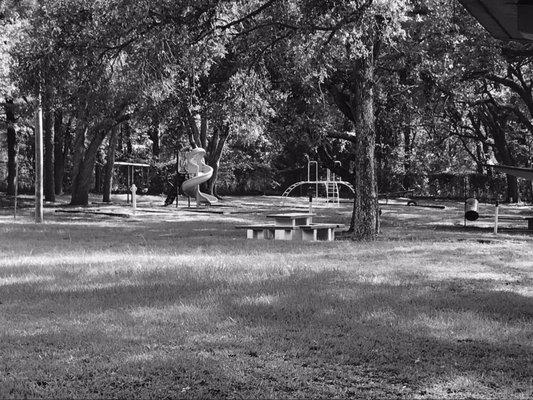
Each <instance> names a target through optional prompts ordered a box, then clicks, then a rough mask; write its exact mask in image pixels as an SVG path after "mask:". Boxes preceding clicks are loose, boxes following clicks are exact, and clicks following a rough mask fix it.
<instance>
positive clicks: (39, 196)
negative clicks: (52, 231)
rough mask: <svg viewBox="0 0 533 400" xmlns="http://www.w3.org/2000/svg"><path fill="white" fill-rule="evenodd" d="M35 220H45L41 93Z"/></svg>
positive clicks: (36, 145) (37, 113) (36, 133)
mask: <svg viewBox="0 0 533 400" xmlns="http://www.w3.org/2000/svg"><path fill="white" fill-rule="evenodd" d="M35 114H36V115H35V222H36V223H38V224H40V223H41V222H43V108H42V104H41V95H40V94H39V97H38V100H37V112H36V113H35Z"/></svg>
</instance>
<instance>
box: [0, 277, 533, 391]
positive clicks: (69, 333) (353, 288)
mask: <svg viewBox="0 0 533 400" xmlns="http://www.w3.org/2000/svg"><path fill="white" fill-rule="evenodd" d="M148 278H149V279H152V280H153V281H152V282H145V283H144V284H143V283H141V282H142V279H141V280H140V282H137V283H136V284H132V285H125V286H115V287H107V288H97V287H95V288H91V289H88V290H75V291H69V290H66V291H57V292H42V291H39V290H36V287H35V286H28V285H25V284H15V285H13V286H12V287H11V288H10V289H9V292H5V288H3V289H2V293H4V295H6V293H7V296H4V298H3V300H2V301H3V302H5V301H8V302H12V303H13V304H19V305H20V311H21V313H22V314H24V313H27V312H29V310H31V308H32V306H39V307H41V308H40V312H41V315H42V317H47V316H48V318H49V320H50V321H51V322H53V321H54V318H57V317H61V318H63V319H65V318H66V319H68V317H69V316H70V317H71V318H72V322H73V325H72V326H70V327H69V325H68V324H64V325H63V326H62V327H61V330H60V331H57V332H54V331H50V332H47V333H45V334H37V335H34V336H33V338H32V340H33V341H32V343H37V345H36V346H37V347H39V345H38V344H39V343H40V344H41V345H43V343H44V344H46V343H55V345H54V346H56V347H57V344H58V343H64V344H65V348H64V351H62V349H61V348H54V349H52V350H51V354H50V358H49V359H48V360H41V361H37V360H34V361H33V362H34V364H32V365H34V366H35V367H38V368H44V369H45V370H46V371H48V372H47V374H48V375H46V374H45V375H46V376H44V377H40V378H39V379H40V380H43V379H45V378H46V379H49V378H50V377H51V376H54V374H55V376H56V377H57V375H58V374H59V375H61V373H62V372H61V368H58V367H57V363H59V362H60V355H61V356H65V355H66V354H68V352H69V351H72V347H75V348H76V351H75V353H74V354H75V356H76V359H75V361H74V364H73V367H72V368H73V369H74V371H75V375H76V376H78V378H76V379H74V380H73V378H72V373H74V372H72V371H71V372H68V371H67V372H63V376H62V377H61V378H62V379H59V380H57V381H54V382H55V383H54V382H52V383H50V384H49V386H48V387H47V388H36V389H35V390H36V391H35V393H34V394H37V395H39V396H40V395H43V396H51V395H57V394H58V393H59V394H64V395H72V394H78V395H79V394H80V393H81V394H82V395H85V394H86V395H89V396H94V395H101V396H103V397H116V396H119V397H124V396H127V395H131V394H133V395H135V396H136V397H146V396H151V395H153V394H154V393H161V394H163V393H164V391H165V390H167V392H168V393H170V394H171V397H199V396H208V397H307V398H308V397H315V398H316V397H343V396H344V397H345V396H370V397H378V398H391V397H392V398H398V397H412V396H413V395H417V396H421V397H424V396H429V397H441V395H447V396H458V397H461V396H462V397H468V396H473V397H475V395H476V393H477V395H479V396H480V397H509V395H510V396H511V397H513V396H514V397H521V396H522V397H524V398H526V397H527V390H529V389H530V386H528V384H529V383H530V376H531V375H530V374H531V361H532V351H533V347H532V346H531V344H530V343H528V342H527V338H528V337H529V338H530V337H531V330H529V333H528V329H529V328H528V324H529V326H530V325H531V322H532V321H533V315H532V310H533V299H531V298H530V297H526V296H521V295H518V294H516V293H512V292H502V291H494V290H491V288H490V282H488V281H487V282H483V281H478V280H466V279H465V280H460V281H457V280H454V281H440V282H435V281H431V282H430V281H425V280H424V279H418V280H417V279H416V278H415V277H413V279H412V282H410V283H408V284H401V285H393V284H388V283H379V284H369V283H365V282H357V281H354V280H353V279H351V280H350V279H349V278H350V277H349V276H347V274H346V273H344V272H341V271H335V270H333V271H332V270H329V271H322V272H312V271H306V270H297V271H294V272H293V273H292V274H291V275H289V276H284V277H279V276H271V277H268V278H266V279H264V280H262V281H255V282H240V283H229V282H228V281H224V280H217V279H215V278H213V277H199V276H197V275H194V274H186V275H183V276H181V277H180V278H179V279H178V278H176V279H173V280H171V279H167V282H166V283H162V282H161V279H160V278H161V277H157V276H156V278H157V279H156V278H154V276H153V275H151V276H150V277H148ZM162 278H168V276H166V275H163V276H162ZM154 279H155V280H154ZM6 304H8V303H4V305H0V307H3V306H5V305H6ZM43 304H44V306H43ZM188 304H195V305H196V306H198V307H199V308H198V310H199V311H198V312H200V310H201V308H202V307H205V308H210V310H209V312H210V313H209V315H208V317H207V318H204V319H201V320H195V319H192V320H187V319H186V318H184V317H183V315H180V314H177V315H174V316H173V318H175V319H173V320H169V319H168V315H166V314H164V313H162V314H158V312H159V311H160V310H162V309H165V307H168V306H170V307H172V306H176V305H188ZM139 309H146V310H145V311H146V312H145V314H144V315H153V318H152V319H150V320H148V321H146V320H144V321H140V320H139V319H138V318H137V317H135V313H133V314H132V313H131V312H132V311H135V310H139ZM114 310H118V311H119V312H118V313H117V314H113V312H112V313H111V314H110V315H109V316H108V317H107V318H103V319H101V320H99V319H95V320H94V321H93V322H92V323H91V324H86V325H84V326H83V327H84V328H85V329H87V332H85V333H80V327H79V326H77V325H76V324H75V322H76V321H79V320H80V319H81V320H83V316H84V313H89V314H92V313H105V312H107V311H114ZM120 310H122V311H123V312H124V313H125V314H127V315H128V316H127V317H124V319H123V320H122V321H120V320H118V319H117V318H119V317H120V315H121V314H120V312H122V311H120ZM51 311H54V316H51V315H50V314H49V313H50V312H51ZM194 312H195V311H194V309H193V310H192V313H194ZM39 323H45V322H43V321H42V320H41V321H40V322H39ZM121 323H122V325H121ZM107 325H111V326H113V325H115V328H114V329H107V328H108V326H107ZM132 332H135V333H136V334H137V335H136V336H135V338H134V339H132ZM528 335H529V336H528ZM21 338H23V336H21V337H17V335H16V334H11V335H7V336H4V338H3V347H4V348H9V346H10V345H13V346H18V349H19V350H20V353H21V354H19V356H18V357H24V355H23V354H22V353H24V351H25V350H24V347H26V346H30V342H29V341H26V342H24V340H27V339H21ZM21 340H22V342H21ZM84 342H87V343H88V344H89V343H91V346H92V350H91V349H86V350H84V349H83V343H84ZM71 344H72V345H71ZM21 346H22V347H21ZM150 346H153V347H150ZM45 347H46V345H45ZM49 347H50V346H49ZM89 347H90V346H89ZM34 350H35V349H34ZM54 352H55V353H54ZM95 352H106V353H107V356H108V358H111V359H112V360H113V361H109V359H107V360H101V359H98V360H92V361H91V359H90V357H91V354H94V353H95ZM31 356H32V351H31V350H30V352H29V353H26V357H31ZM83 357H85V358H86V357H89V361H88V364H84V363H85V362H86V361H83V360H80V358H83ZM47 363H48V364H47ZM30 364H31V363H29V364H25V365H26V367H31V365H30ZM10 365H11V366H10V368H12V369H17V365H15V364H13V361H12V360H11V364H10ZM46 365H55V367H54V368H52V367H47V366H46ZM67 370H68V369H67ZM97 370H98V371H100V372H95V371H97ZM84 371H85V373H84ZM69 374H70V375H69ZM457 377H462V378H463V379H469V380H470V381H468V382H469V383H468V384H465V383H463V384H461V383H459V384H457V383H455V384H454V383H453V380H454V379H455V378H457ZM25 379H28V382H29V381H31V382H33V384H36V383H35V382H34V381H33V380H32V377H31V376H30V377H26V378H25ZM450 382H452V383H450ZM61 385H63V386H61ZM62 387H63V388H62ZM435 387H438V388H439V389H435ZM69 390H70V391H69ZM439 390H444V392H442V393H441V392H439Z"/></svg>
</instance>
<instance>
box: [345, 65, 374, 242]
mask: <svg viewBox="0 0 533 400" xmlns="http://www.w3.org/2000/svg"><path fill="white" fill-rule="evenodd" d="M354 79H355V82H354V90H353V95H354V96H353V100H352V113H353V115H354V116H355V132H356V136H357V137H356V141H357V143H356V150H355V179H354V186H355V196H354V206H353V214H352V220H351V223H350V232H351V233H352V237H353V238H354V239H357V240H373V239H375V238H376V236H377V234H378V233H379V216H378V196H377V179H376V169H375V158H374V150H375V146H376V132H375V126H374V125H375V124H374V123H375V119H374V93H373V84H374V63H373V59H372V56H371V55H369V56H368V57H366V58H363V59H361V60H359V62H358V63H357V65H356V73H355V78H354Z"/></svg>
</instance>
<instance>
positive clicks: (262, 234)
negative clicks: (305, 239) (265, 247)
mask: <svg viewBox="0 0 533 400" xmlns="http://www.w3.org/2000/svg"><path fill="white" fill-rule="evenodd" d="M235 228H236V229H246V238H247V239H275V240H293V239H295V238H296V237H295V236H296V235H295V232H296V231H297V230H298V227H295V226H283V225H274V224H266V225H265V224H263V225H241V226H236V227H235Z"/></svg>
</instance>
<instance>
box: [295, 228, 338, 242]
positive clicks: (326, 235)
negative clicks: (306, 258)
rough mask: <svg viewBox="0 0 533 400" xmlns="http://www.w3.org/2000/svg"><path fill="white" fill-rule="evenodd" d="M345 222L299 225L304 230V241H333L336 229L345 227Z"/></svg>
mask: <svg viewBox="0 0 533 400" xmlns="http://www.w3.org/2000/svg"><path fill="white" fill-rule="evenodd" d="M344 227H345V225H343V224H311V225H301V226H299V228H300V230H301V231H302V240H303V241H313V242H314V241H317V240H323V241H327V242H331V241H333V240H335V230H336V229H341V228H344Z"/></svg>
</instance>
